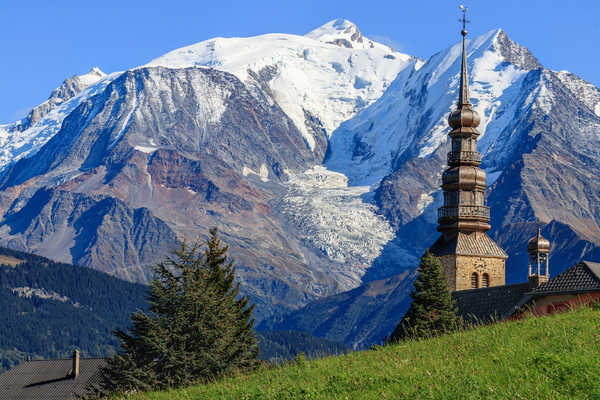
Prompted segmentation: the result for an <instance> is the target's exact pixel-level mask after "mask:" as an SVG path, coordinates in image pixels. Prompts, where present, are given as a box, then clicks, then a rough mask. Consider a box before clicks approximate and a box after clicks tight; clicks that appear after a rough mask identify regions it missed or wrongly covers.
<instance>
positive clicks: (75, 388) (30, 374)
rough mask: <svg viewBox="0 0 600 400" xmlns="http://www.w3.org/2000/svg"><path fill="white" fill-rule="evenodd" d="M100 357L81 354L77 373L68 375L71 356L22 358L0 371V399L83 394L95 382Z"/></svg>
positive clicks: (66, 399)
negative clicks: (39, 358)
mask: <svg viewBox="0 0 600 400" xmlns="http://www.w3.org/2000/svg"><path fill="white" fill-rule="evenodd" d="M105 362H106V360H105V359H104V358H82V359H80V360H79V374H78V376H77V377H75V378H74V377H73V375H72V365H73V360H72V359H70V358H68V359H60V360H37V361H25V362H23V363H21V364H19V365H17V366H16V367H14V368H12V369H11V370H9V371H6V372H4V373H2V374H0V399H2V400H71V399H78V398H80V397H81V396H84V395H86V390H87V387H88V385H96V384H97V383H98V380H99V378H100V375H99V368H100V367H101V366H102V365H104V364H105Z"/></svg>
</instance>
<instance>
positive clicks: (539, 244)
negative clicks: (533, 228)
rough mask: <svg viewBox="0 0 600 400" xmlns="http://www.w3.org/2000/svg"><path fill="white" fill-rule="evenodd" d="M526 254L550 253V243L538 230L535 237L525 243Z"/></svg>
mask: <svg viewBox="0 0 600 400" xmlns="http://www.w3.org/2000/svg"><path fill="white" fill-rule="evenodd" d="M527 252H528V253H529V254H536V253H538V252H539V253H548V252H550V241H549V240H548V239H546V238H545V237H543V236H542V230H541V229H540V228H538V230H537V235H535V236H534V237H532V238H531V239H529V242H527Z"/></svg>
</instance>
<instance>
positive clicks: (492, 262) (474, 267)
mask: <svg viewBox="0 0 600 400" xmlns="http://www.w3.org/2000/svg"><path fill="white" fill-rule="evenodd" d="M440 261H441V263H442V269H443V270H444V274H445V275H446V279H447V280H448V289H449V290H450V291H455V290H467V289H472V286H471V275H472V274H473V272H476V273H477V275H478V278H479V283H478V287H482V286H483V274H484V273H487V274H488V275H489V277H490V284H489V286H503V285H505V284H506V272H505V271H506V268H505V262H506V260H505V259H503V258H495V257H480V256H461V255H454V254H450V255H446V256H442V257H440Z"/></svg>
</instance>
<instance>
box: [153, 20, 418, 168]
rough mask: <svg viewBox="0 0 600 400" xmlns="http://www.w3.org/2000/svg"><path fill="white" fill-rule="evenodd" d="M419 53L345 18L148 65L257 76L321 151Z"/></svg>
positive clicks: (179, 53)
mask: <svg viewBox="0 0 600 400" xmlns="http://www.w3.org/2000/svg"><path fill="white" fill-rule="evenodd" d="M416 64H418V60H417V59H416V58H414V57H411V56H408V55H406V54H402V53H399V52H397V51H394V50H393V49H391V48H389V47H387V46H384V45H382V44H379V43H376V42H374V41H372V40H370V39H368V38H366V37H364V36H363V35H362V33H361V32H360V31H359V30H358V27H356V25H354V24H353V23H351V22H350V21H346V20H341V19H339V20H335V21H331V22H329V23H327V24H325V25H323V26H322V27H320V28H317V29H315V30H314V31H312V32H310V33H308V34H307V35H306V36H297V35H287V34H268V35H262V36H256V37H250V38H215V39H211V40H207V41H204V42H200V43H197V44H194V45H191V46H187V47H183V48H181V49H177V50H174V51H172V52H170V53H167V54H165V55H164V56H162V57H159V58H156V59H154V60H152V61H151V62H150V63H148V64H147V65H146V66H163V67H168V68H185V67H210V68H216V69H219V70H222V71H227V72H230V73H232V74H234V75H235V76H237V77H238V78H239V79H240V80H241V81H242V82H251V81H253V80H254V79H256V78H258V79H260V80H261V81H262V82H263V84H264V85H265V86H266V89H267V90H268V91H269V92H270V93H271V95H272V97H273V99H274V100H275V101H276V102H277V104H279V106H280V107H281V108H282V109H283V111H284V112H285V113H286V114H287V115H288V116H289V117H290V118H291V119H292V121H294V124H295V125H296V127H297V128H298V129H299V130H300V132H301V133H302V136H303V138H304V140H305V141H306V143H307V144H308V146H309V147H310V149H311V150H313V151H315V152H316V153H317V154H319V155H321V156H322V155H323V154H324V152H325V148H326V146H327V141H326V138H323V136H322V133H321V131H322V130H324V133H325V134H326V136H330V135H331V133H332V132H333V131H334V130H335V129H336V128H337V127H338V126H339V124H340V123H342V122H343V121H346V120H347V119H348V118H350V117H351V116H352V115H354V114H355V113H356V112H357V111H358V110H361V109H363V108H364V107H365V106H368V105H369V104H371V103H372V102H373V101H375V100H377V99H378V98H379V97H380V96H381V94H382V93H383V92H384V91H385V89H386V88H387V87H388V86H389V84H390V83H391V82H392V81H393V80H394V79H395V77H396V75H397V74H398V72H399V71H401V70H404V69H409V70H410V69H413V68H414V67H415V65H416Z"/></svg>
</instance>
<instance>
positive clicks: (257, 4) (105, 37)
mask: <svg viewBox="0 0 600 400" xmlns="http://www.w3.org/2000/svg"><path fill="white" fill-rule="evenodd" d="M461 2H462V3H464V4H465V5H467V6H468V7H469V9H470V14H471V15H470V18H471V20H472V23H471V24H470V27H469V31H470V32H472V33H473V34H480V33H483V32H486V31H488V30H490V29H494V28H498V27H500V28H503V29H504V30H505V31H506V32H507V34H508V35H509V36H510V37H511V38H512V39H513V40H516V41H517V42H518V43H520V44H522V45H524V46H526V47H528V48H529V49H530V50H531V51H532V52H533V54H534V55H535V56H536V57H537V58H538V59H539V60H540V61H541V62H542V64H543V65H545V66H546V67H549V68H552V69H557V70H562V69H566V70H569V71H571V72H574V73H576V74H578V75H579V76H581V77H583V78H584V79H586V80H588V81H590V82H592V83H594V84H595V85H596V86H600V50H599V48H600V46H599V42H600V2H599V1H597V0H578V1H576V2H575V1H572V2H571V1H560V2H559V1H555V0H545V1H542V0H503V1H490V0H479V1H475V0H464V1H460V0H456V1H455V0H421V1H414V0H412V1H405V0H395V1H377V0H371V1H365V0H361V1H353V0H344V1H327V0H320V1H315V0H302V1H289V0H283V1H267V0H252V1H249V0H246V1H232V0H209V1H207V0H162V1H155V0H145V1H140V0H118V1H116V0H101V1H93V0H92V1H82V0H78V1H73V0H56V1H47V0H44V1H41V0H29V1H19V0H4V1H2V5H1V6H0V54H1V57H2V62H1V63H0V77H1V78H0V123H5V122H12V121H15V120H17V119H18V118H20V117H22V116H23V115H25V114H26V112H27V111H28V110H29V109H30V108H31V107H32V106H35V105H37V104H39V103H41V102H42V101H44V100H45V99H46V98H47V97H48V96H49V94H50V92H51V91H52V90H53V89H54V88H56V87H57V86H58V85H60V83H61V82H62V81H63V80H64V79H65V78H66V77H68V76H72V75H74V74H81V73H85V72H87V71H88V70H90V69H91V68H92V67H93V66H99V67H100V69H102V70H103V71H104V72H107V73H108V72H114V71H119V70H124V69H127V68H131V67H135V66H138V65H141V64H144V63H146V62H148V61H149V60H151V59H153V58H155V57H157V56H160V55H162V54H164V53H166V52H168V51H170V50H173V49H176V48H178V47H181V46H184V45H188V44H192V43H196V42H199V41H202V40H206V39H209V38H212V37H215V36H225V37H230V36H252V35H258V34H262V33H270V32H285V33H294V34H304V33H306V32H308V31H310V30H311V29H313V28H315V27H317V26H320V25H322V24H323V23H325V22H327V21H329V20H331V19H334V18H346V19H349V20H351V21H353V22H354V23H356V24H357V25H358V27H359V28H360V29H361V30H362V31H363V33H364V34H365V35H367V36H370V37H371V38H373V39H380V40H381V39H382V38H385V40H388V41H390V42H391V43H394V44H395V45H396V47H397V48H398V49H399V50H400V51H403V52H405V53H408V54H412V55H416V56H419V57H421V58H427V57H429V56H430V55H431V54H433V53H435V52H437V51H439V50H442V49H443V48H445V47H447V46H449V45H450V44H452V43H454V42H456V41H458V39H459V36H458V29H459V28H458V21H457V19H458V18H459V10H458V5H459V4H460V3H461Z"/></svg>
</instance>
